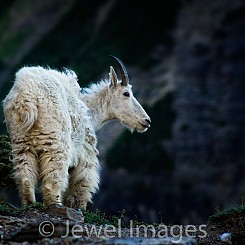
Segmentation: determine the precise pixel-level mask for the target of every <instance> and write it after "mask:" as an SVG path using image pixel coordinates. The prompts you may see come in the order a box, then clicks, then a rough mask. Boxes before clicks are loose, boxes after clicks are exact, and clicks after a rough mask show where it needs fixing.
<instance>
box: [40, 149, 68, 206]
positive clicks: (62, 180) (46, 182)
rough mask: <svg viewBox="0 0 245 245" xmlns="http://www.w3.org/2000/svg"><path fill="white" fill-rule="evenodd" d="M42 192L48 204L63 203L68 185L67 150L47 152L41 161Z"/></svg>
mask: <svg viewBox="0 0 245 245" xmlns="http://www.w3.org/2000/svg"><path fill="white" fill-rule="evenodd" d="M40 168H41V178H42V182H43V184H42V194H43V198H44V201H45V203H46V205H52V204H62V202H63V194H64V192H65V190H66V188H67V185H68V156H67V154H66V153H65V151H59V152H46V153H44V154H43V155H42V157H41V161H40Z"/></svg>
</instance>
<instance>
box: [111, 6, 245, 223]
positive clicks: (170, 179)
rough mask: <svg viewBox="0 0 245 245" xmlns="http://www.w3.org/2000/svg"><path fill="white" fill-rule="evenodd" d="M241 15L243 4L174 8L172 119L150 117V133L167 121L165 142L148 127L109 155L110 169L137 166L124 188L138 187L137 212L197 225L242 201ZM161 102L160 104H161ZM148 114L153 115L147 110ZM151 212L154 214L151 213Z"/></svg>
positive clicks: (244, 59)
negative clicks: (144, 174)
mask: <svg viewBox="0 0 245 245" xmlns="http://www.w3.org/2000/svg"><path fill="white" fill-rule="evenodd" d="M244 10H245V9H244V6H242V1H236V2H231V1H188V2H186V3H185V5H184V6H183V8H182V9H181V10H180V12H179V15H178V17H177V24H176V27H175V29H174V43H175V45H174V48H173V50H172V51H171V53H170V54H169V56H168V57H167V59H169V60H170V62H171V64H170V65H168V66H167V67H166V73H171V74H173V75H172V81H171V82H173V83H174V84H175V86H174V87H175V90H174V91H175V92H174V102H173V104H168V106H169V107H170V108H172V110H173V111H174V112H175V120H174V122H171V120H172V118H171V115H169V114H168V113H167V112H166V110H165V111H164V110H161V112H156V115H155V116H153V118H154V119H155V120H153V125H154V124H156V126H155V128H157V127H160V128H163V127H164V126H163V125H168V123H169V122H170V125H171V126H170V128H169V129H168V130H169V131H170V132H171V133H172V136H171V137H166V135H165V134H164V133H160V132H161V130H159V129H157V132H159V134H157V135H154V129H155V128H154V129H150V130H149V132H147V135H142V136H140V137H142V140H138V141H139V142H138V145H135V143H136V141H137V140H136V138H137V136H135V139H134V138H131V140H130V137H128V138H127V141H125V143H123V139H121V140H120V142H119V143H118V144H117V145H115V146H114V147H113V149H112V151H111V152H110V153H109V154H108V165H109V166H111V165H112V167H113V166H114V165H113V163H116V162H118V166H121V167H123V166H125V165H127V166H128V167H126V168H127V169H128V170H130V169H132V167H130V164H132V165H133V162H137V160H138V161H141V166H140V163H139V165H138V169H137V170H136V171H135V172H136V173H137V174H136V173H135V174H136V175H138V179H137V178H136V180H135V183H136V184H135V183H131V185H130V186H131V188H132V189H134V185H137V183H138V182H141V183H142V184H140V183H138V186H139V188H138V189H137V188H136V190H135V191H134V194H135V196H134V197H133V198H132V199H130V200H131V201H132V200H133V199H138V214H140V213H145V212H146V213H148V216H147V218H150V217H152V218H153V217H154V218H156V217H158V218H159V215H158V213H157V211H161V214H162V216H163V217H164V218H165V220H168V221H169V222H178V221H180V220H182V222H204V221H205V219H207V217H208V215H209V214H210V213H212V212H213V211H214V210H215V209H216V208H217V207H229V206H232V205H236V204H239V203H240V199H241V198H242V197H243V196H244V192H245V181H244V179H245V178H244V175H245V151H244V149H245V140H244V138H245V131H244V125H245V118H244V115H245V97H244V91H245V83H244V78H245V69H244V68H245V67H244V64H245V53H244V51H245V50H244V47H245V39H244V32H243V31H242V29H243V26H244V24H245V21H244V15H243V13H244ZM165 66H166V65H165ZM160 103H163V104H165V106H167V102H166V101H164V100H162V101H161V102H160ZM150 111H151V112H153V113H154V107H151V109H150ZM157 115H158V117H160V118H161V119H162V120H161V119H157ZM153 127H154V126H153ZM151 130H152V131H151ZM148 137H150V139H151V140H150V142H149V144H147V145H148V149H149V147H150V146H152V147H153V149H152V150H151V151H152V152H153V154H152V155H151V156H150V157H149V155H148V154H150V153H149V151H148V150H147V148H146V146H145V142H146V140H147V138H148ZM131 141H133V142H131ZM139 148H140V149H141V150H140V151H139V150H138V149H139ZM116 149H120V152H127V149H130V150H129V151H133V152H134V155H136V156H137V155H138V157H135V160H134V161H133V160H132V157H131V156H132V155H131V154H130V155H127V154H123V155H122V156H121V157H116V156H115V155H114V154H113V152H114V151H115V150H116ZM144 149H145V150H144ZM159 149H160V150H159ZM143 152H144V153H143ZM158 153H159V154H158ZM166 153H167V154H166ZM144 154H145V156H144ZM142 155H143V156H142ZM118 156H120V154H118ZM148 158H150V159H148ZM156 158H157V160H156ZM120 159H122V160H123V162H122V163H121V162H120ZM136 159H137V160H136ZM170 159H171V161H170ZM154 163H157V167H154ZM145 165H147V166H149V167H148V172H147V173H148V178H149V179H148V182H147V181H145V179H144V180H142V181H139V179H140V177H139V175H140V174H141V172H142V171H144V169H145ZM134 166H135V165H134ZM159 166H160V167H159ZM167 166H171V168H170V169H171V171H170V172H169V169H168V168H167ZM150 167H152V168H150ZM156 172H157V173H158V175H157V177H156ZM160 172H161V174H160ZM167 173H169V175H166V174H167ZM149 175H152V178H150V177H149ZM159 175H160V176H162V178H161V177H159ZM124 178H125V177H124ZM129 183H130V181H129ZM124 188H127V187H124ZM122 189H123V188H122ZM140 190H141V191H140ZM144 190H145V191H144ZM125 198H127V195H126V194H125ZM150 200H151V201H152V202H151V204H149V203H150ZM143 203H144V204H143ZM152 207H153V209H154V210H155V213H154V212H153V214H150V213H151V212H152V210H151V208H152ZM142 210H143V211H142ZM146 210H148V212H147V211H146ZM134 211H135V210H134ZM143 216H144V215H143ZM145 217H146V216H145Z"/></svg>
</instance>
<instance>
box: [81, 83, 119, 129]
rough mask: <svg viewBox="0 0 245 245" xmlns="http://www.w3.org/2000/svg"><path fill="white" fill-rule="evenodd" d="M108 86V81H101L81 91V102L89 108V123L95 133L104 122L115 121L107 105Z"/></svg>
mask: <svg viewBox="0 0 245 245" xmlns="http://www.w3.org/2000/svg"><path fill="white" fill-rule="evenodd" d="M109 86H110V83H109V82H108V81H102V82H100V83H98V84H93V85H91V86H90V87H89V88H85V89H83V90H82V100H83V102H84V103H85V104H86V105H87V107H88V108H89V113H90V117H91V123H92V125H93V127H94V129H95V131H97V130H99V129H100V128H101V127H102V126H103V125H104V124H105V123H106V122H108V121H110V120H113V119H115V118H114V115H113V113H112V112H111V110H110V106H109V105H108V103H109V101H110V100H109V98H108V97H109Z"/></svg>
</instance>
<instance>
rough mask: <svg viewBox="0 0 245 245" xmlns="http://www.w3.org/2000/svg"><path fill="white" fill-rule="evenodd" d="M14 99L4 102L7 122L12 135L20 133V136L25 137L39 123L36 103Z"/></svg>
mask: <svg viewBox="0 0 245 245" xmlns="http://www.w3.org/2000/svg"><path fill="white" fill-rule="evenodd" d="M16 97H18V96H16ZM12 99H13V98H12ZM12 99H10V98H6V99H5V100H4V102H3V107H4V114H5V122H6V125H7V128H8V131H9V133H10V134H11V133H16V132H18V134H19V135H24V134H25V133H26V132H28V131H29V130H30V129H31V128H32V127H33V125H34V123H35V122H36V121H37V116H38V109H37V105H36V101H30V100H23V99H20V98H19V99H17V98H15V99H14V100H12Z"/></svg>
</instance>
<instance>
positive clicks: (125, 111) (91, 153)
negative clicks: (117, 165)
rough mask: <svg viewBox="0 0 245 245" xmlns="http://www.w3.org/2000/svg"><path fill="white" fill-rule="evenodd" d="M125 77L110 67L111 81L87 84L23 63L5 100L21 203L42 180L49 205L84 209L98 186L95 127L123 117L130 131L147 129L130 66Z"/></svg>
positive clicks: (70, 75)
mask: <svg viewBox="0 0 245 245" xmlns="http://www.w3.org/2000/svg"><path fill="white" fill-rule="evenodd" d="M112 58H113V59H115V60H116V61H117V63H118V64H119V67H120V71H121V75H122V81H118V79H117V75H116V73H115V71H114V69H113V68H112V67H111V68H110V73H109V80H105V81H101V82H99V83H97V84H95V85H92V86H91V87H90V88H87V89H83V90H82V92H81V88H80V86H79V84H78V82H77V76H76V74H75V73H74V72H73V71H70V70H65V71H63V72H59V71H56V70H52V69H46V68H43V67H39V66H38V67H24V68H22V69H20V70H19V71H18V72H17V73H16V79H15V82H14V85H13V87H12V89H11V90H10V92H9V94H8V95H7V97H6V98H5V100H4V101H3V108H4V114H5V122H6V125H7V129H8V132H9V135H10V139H11V143H12V157H13V159H12V160H13V163H14V168H15V169H14V170H15V171H14V174H15V180H16V183H17V185H18V187H19V192H20V196H21V200H22V204H30V203H33V202H35V187H36V186H37V184H38V182H39V181H41V182H42V187H41V190H42V194H43V199H44V201H45V203H46V204H47V205H51V204H64V205H66V206H69V207H73V208H83V209H86V206H87V203H88V202H91V199H92V195H93V194H94V193H95V192H96V190H97V189H98V186H99V169H100V167H99V162H98V158H97V155H98V150H97V148H96V144H97V139H96V135H95V131H97V130H98V129H100V128H101V126H102V125H103V124H104V123H106V122H108V121H110V120H112V119H119V120H120V121H121V122H122V123H123V124H124V125H126V126H127V127H128V128H130V129H131V130H132V131H133V130H136V131H138V132H145V131H146V130H147V128H148V127H149V126H150V118H149V117H148V115H147V114H146V112H145V111H144V109H143V108H142V107H141V105H140V104H139V103H138V101H137V100H136V99H135V98H134V96H133V94H132V90H131V85H129V79H128V76H127V72H126V69H125V67H124V65H123V64H122V62H121V61H120V60H119V59H118V58H116V57H114V56H112Z"/></svg>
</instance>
